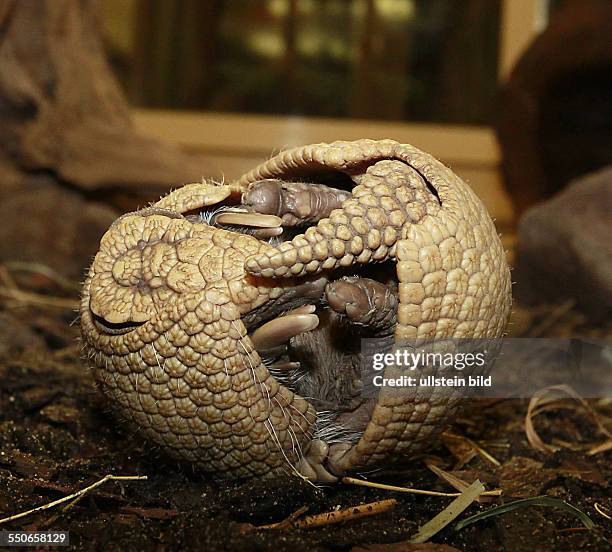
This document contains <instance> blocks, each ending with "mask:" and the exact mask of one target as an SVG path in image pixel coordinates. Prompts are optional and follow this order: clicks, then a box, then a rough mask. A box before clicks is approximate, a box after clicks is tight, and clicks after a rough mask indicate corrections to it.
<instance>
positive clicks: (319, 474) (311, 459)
mask: <svg viewBox="0 0 612 552" xmlns="http://www.w3.org/2000/svg"><path fill="white" fill-rule="evenodd" d="M328 452H329V446H328V445H327V443H325V442H324V441H321V440H319V439H315V440H314V441H312V442H311V443H310V445H309V447H308V449H307V450H306V452H305V454H304V456H302V458H300V460H299V461H298V463H297V464H296V469H297V470H298V472H299V473H300V474H302V475H303V476H304V477H305V478H306V479H308V480H309V481H312V482H313V483H322V484H328V485H331V484H332V483H337V481H338V478H337V477H336V476H335V475H332V474H331V473H330V472H329V471H327V469H326V468H325V467H324V465H323V464H324V463H325V461H326V460H327V454H328Z"/></svg>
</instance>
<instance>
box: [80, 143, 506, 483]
mask: <svg viewBox="0 0 612 552" xmlns="http://www.w3.org/2000/svg"><path fill="white" fill-rule="evenodd" d="M219 208H221V209H219ZM510 302H511V301H510V279H509V272H508V267H507V265H506V261H505V255H504V251H503V249H502V247H501V244H500V242H499V239H498V236H497V234H496V232H495V228H494V226H493V224H492V222H491V219H490V217H489V216H488V214H487V213H486V211H485V210H484V208H483V206H482V204H481V203H480V202H479V200H478V199H477V198H476V196H475V195H474V194H473V192H472V191H471V190H470V189H469V187H468V186H467V185H465V183H463V182H462V181H461V180H460V179H459V178H458V177H457V176H456V175H455V174H454V173H452V172H451V171H450V170H449V169H448V168H446V167H444V166H443V165H442V164H441V163H439V162H437V161H436V160H435V159H433V158H432V157H431V156H429V155H427V154H425V153H423V152H421V151H419V150H417V149H416V148H413V147H412V146H408V145H402V144H398V143H396V142H393V141H390V140H385V141H379V142H375V141H369V140H360V141H358V142H336V143H334V144H317V145H313V146H305V147H303V148H296V149H294V150H289V151H286V152H283V153H281V154H279V155H278V156H277V157H274V158H272V159H271V160H269V161H268V162H266V163H264V164H263V165H261V166H260V167H257V168H256V169H254V170H253V171H251V172H250V173H248V174H246V175H245V176H243V177H242V178H241V179H239V180H237V181H236V182H234V183H232V184H230V185H225V186H220V185H213V184H208V183H203V184H191V185H187V186H184V187H182V188H179V189H177V190H175V191H174V192H172V193H170V194H169V195H167V196H165V197H163V198H162V199H161V200H160V201H159V202H157V203H156V204H154V205H153V206H152V207H151V208H149V209H146V210H143V211H139V212H136V213H129V214H127V215H124V216H123V217H121V218H120V219H118V220H117V221H116V222H115V223H114V224H113V225H112V226H111V228H110V229H109V231H108V232H107V234H106V235H105V236H104V237H103V238H102V240H101V245H100V251H99V253H98V254H97V255H96V258H95V259H94V262H93V264H92V266H91V268H90V271H89V275H88V278H87V280H86V282H85V285H84V289H83V297H82V303H81V328H82V335H83V342H84V348H85V352H86V354H87V355H88V356H89V357H90V359H91V362H92V365H93V366H94V375H95V377H96V380H97V382H98V384H99V387H100V389H101V390H102V392H103V393H104V394H105V395H106V396H107V397H108V399H109V403H110V404H111V405H112V406H113V407H114V408H115V410H116V411H117V413H118V416H119V419H120V420H121V421H122V422H124V423H126V424H130V425H132V426H136V427H137V429H138V431H139V432H140V434H142V435H143V437H145V438H147V439H149V440H151V441H153V442H155V443H157V444H158V445H160V446H161V447H162V448H163V449H164V450H166V451H167V452H168V453H169V454H171V455H173V456H174V457H176V458H179V459H181V460H185V461H188V462H191V463H193V464H195V465H196V466H198V467H200V468H201V469H203V470H206V471H208V472H210V473H212V474H214V475H215V476H217V477H221V478H237V477H251V476H267V475H273V474H276V473H279V472H283V471H284V472H287V473H293V474H297V475H300V476H302V477H306V478H308V479H309V480H312V481H316V482H320V483H332V482H334V481H336V480H337V479H338V478H339V477H341V476H342V475H344V474H348V473H354V472H359V471H369V470H372V469H380V468H384V467H386V466H389V465H391V464H393V463H397V462H399V461H401V459H402V458H404V459H405V458H407V457H410V456H413V455H414V454H417V453H420V452H422V451H423V450H424V448H425V447H426V446H427V445H428V444H430V443H431V442H432V441H433V440H434V437H435V435H436V434H437V432H439V431H440V430H441V429H443V428H444V426H445V424H446V423H447V422H448V420H449V418H450V417H452V415H453V413H454V412H455V409H456V407H457V405H458V400H457V399H456V398H453V397H448V396H444V397H442V396H437V395H435V394H424V393H408V392H407V393H404V394H402V395H397V394H392V393H387V392H386V391H385V390H384V389H383V390H381V391H380V393H379V394H378V395H376V396H374V397H371V396H369V397H365V396H364V395H363V394H362V393H361V388H362V385H363V384H364V382H363V381H361V372H360V368H359V367H360V360H361V357H360V355H361V352H360V350H359V342H360V339H361V338H362V337H377V338H380V339H382V340H383V341H385V342H389V343H398V342H400V341H402V340H406V339H412V340H428V339H436V340H438V339H448V338H462V337H471V338H478V337H483V338H496V337H499V336H501V334H502V332H503V330H504V327H505V325H506V322H507V318H508V314H509V311H510ZM395 373H396V367H394V366H390V367H388V368H387V369H386V371H385V375H386V376H387V375H388V376H392V375H394V374H395Z"/></svg>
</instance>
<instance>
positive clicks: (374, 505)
mask: <svg viewBox="0 0 612 552" xmlns="http://www.w3.org/2000/svg"><path fill="white" fill-rule="evenodd" d="M396 504H397V500H395V499H394V498H389V499H386V500H377V501H376V502H370V503H368V504H360V505H358V506H351V507H350V508H343V509H342V510H337V511H332V512H324V513H322V514H314V515H312V516H306V517H304V518H302V519H295V517H297V515H299V512H303V511H305V510H304V509H303V508H304V507H302V508H300V510H298V511H297V512H294V513H293V514H291V516H289V517H288V518H287V519H285V520H283V521H280V522H278V523H271V524H268V525H260V526H257V527H254V528H255V529H286V528H288V527H292V528H294V529H312V528H313V527H322V526H324V525H333V524H336V523H341V522H343V521H349V520H353V519H359V518H362V517H368V516H376V515H378V514H382V513H384V512H388V511H390V510H392V509H393V508H395V505H396Z"/></svg>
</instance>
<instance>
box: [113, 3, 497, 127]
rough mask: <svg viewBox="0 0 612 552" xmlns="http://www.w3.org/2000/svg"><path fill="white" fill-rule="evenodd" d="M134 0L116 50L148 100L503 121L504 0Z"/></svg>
mask: <svg viewBox="0 0 612 552" xmlns="http://www.w3.org/2000/svg"><path fill="white" fill-rule="evenodd" d="M132 1H133V4H134V6H133V10H132V14H133V17H132V19H133V22H134V24H133V25H132V34H133V40H131V41H127V40H123V42H124V43H129V44H131V46H130V47H129V48H125V49H124V52H123V55H120V54H119V53H117V52H114V55H113V56H112V59H113V60H115V62H116V64H117V69H118V74H119V76H120V78H121V80H122V82H123V84H124V86H125V88H126V90H127V92H128V95H129V96H130V99H131V100H132V102H133V103H134V104H136V105H139V106H146V107H157V108H178V109H181V108H185V109H199V110H211V111H223V112H241V113H265V114H281V115H289V114H295V115H306V116H321V117H340V118H345V117H350V118H363V119H384V120H396V121H427V122H440V123H458V124H487V123H489V122H490V121H491V117H492V112H493V107H494V99H495V91H496V83H497V59H498V35H499V26H500V2H499V1H496V0H241V1H240V2H238V1H236V0H210V1H207V2H202V1H200V0H183V1H182V2H172V1H167V0H132ZM105 3H106V2H105ZM112 3H113V2H112V1H111V4H112ZM109 9H110V8H109V7H108V5H107V7H106V10H107V11H108V10H109ZM124 9H125V8H124ZM104 20H105V21H106V22H107V26H111V27H112V26H113V25H114V26H116V25H121V24H123V25H128V26H129V18H122V19H121V20H118V18H116V17H115V18H111V17H105V18H104ZM108 32H109V35H110V36H112V35H113V34H114V35H116V36H121V33H120V32H118V31H117V30H116V29H112V28H110V29H108ZM115 44H117V43H115Z"/></svg>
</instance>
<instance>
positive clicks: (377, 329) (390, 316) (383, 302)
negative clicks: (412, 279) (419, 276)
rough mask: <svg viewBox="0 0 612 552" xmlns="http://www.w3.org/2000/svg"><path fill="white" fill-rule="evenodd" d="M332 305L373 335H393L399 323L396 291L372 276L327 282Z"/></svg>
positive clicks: (328, 298) (330, 304)
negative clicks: (371, 277)
mask: <svg viewBox="0 0 612 552" xmlns="http://www.w3.org/2000/svg"><path fill="white" fill-rule="evenodd" d="M325 298H326V299H327V302H328V303H329V306H330V307H331V308H332V309H334V311H336V312H337V313H339V314H340V315H342V316H344V317H346V320H348V321H349V322H350V323H351V324H354V325H355V326H357V327H360V328H362V329H363V333H365V334H367V335H369V336H371V337H384V336H391V335H393V333H394V330H395V325H396V323H397V305H398V298H397V292H396V291H394V290H393V289H392V287H390V286H386V285H385V284H382V283H380V282H377V281H376V280H372V279H370V278H359V277H357V276H351V277H345V278H342V279H340V280H336V281H335V282H331V283H330V284H327V287H326V288H325Z"/></svg>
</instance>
